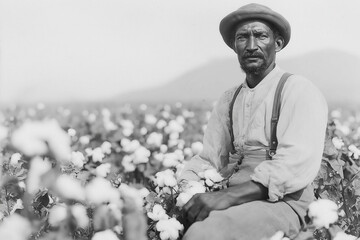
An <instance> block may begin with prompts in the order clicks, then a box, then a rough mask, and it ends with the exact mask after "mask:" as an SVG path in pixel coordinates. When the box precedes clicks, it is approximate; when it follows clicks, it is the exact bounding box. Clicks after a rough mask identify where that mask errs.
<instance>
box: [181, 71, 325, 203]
mask: <svg viewBox="0 0 360 240" xmlns="http://www.w3.org/2000/svg"><path fill="white" fill-rule="evenodd" d="M283 73H284V71H283V70H281V69H280V68H279V67H275V68H274V69H273V70H272V71H271V72H270V73H269V74H268V75H267V76H266V77H265V78H264V79H263V80H262V81H261V82H260V83H259V84H258V85H257V86H256V87H254V88H249V86H248V85H247V83H246V81H244V83H242V84H243V88H242V89H241V91H240V93H239V95H238V96H237V98H236V101H235V103H234V108H233V130H234V136H235V139H234V146H235V149H236V150H237V152H243V151H259V150H260V151H266V150H268V149H269V140H270V123H271V114H272V107H273V100H274V95H275V90H276V87H277V84H278V82H279V80H280V78H281V76H282V74H283ZM236 88H237V87H235V88H233V89H230V90H228V91H226V92H225V93H223V94H222V96H221V97H220V99H219V101H218V102H217V104H216V106H215V107H214V109H213V111H212V114H211V117H210V119H209V122H208V125H207V128H206V131H205V134H204V139H203V144H204V148H203V151H202V153H201V154H200V155H196V156H194V157H193V158H192V159H191V160H190V161H189V162H188V163H187V164H186V165H185V168H184V170H183V172H182V176H181V179H186V180H198V179H197V176H196V174H194V173H193V172H192V171H195V172H199V171H203V170H205V169H207V168H209V167H210V166H213V167H215V168H217V170H218V171H221V169H223V168H225V167H226V166H227V164H228V163H229V151H230V145H231V144H230V141H231V140H230V134H229V121H230V120H229V116H228V114H229V113H228V112H229V104H230V102H231V100H232V97H233V95H234V93H235V90H236ZM327 113H328V108H327V104H326V101H325V99H324V97H323V95H322V94H321V92H320V91H319V90H318V89H317V88H316V87H315V85H314V84H313V83H312V82H310V81H309V80H307V79H305V78H303V77H301V76H298V75H292V76H290V77H289V78H288V80H287V82H286V83H285V86H284V89H283V91H282V95H281V109H280V117H279V122H278V126H277V139H278V147H277V150H276V154H275V155H274V156H273V158H272V160H265V161H263V162H261V163H260V164H259V165H258V166H257V167H256V168H255V171H254V173H253V174H252V175H251V179H252V180H253V181H256V182H259V183H261V184H262V185H264V186H265V187H267V188H268V192H269V200H270V201H277V200H279V199H281V198H283V196H284V195H285V194H289V193H293V192H296V191H298V190H300V189H303V188H305V187H306V186H307V185H308V184H310V183H311V182H312V181H313V180H314V178H315V177H316V175H317V173H318V171H319V168H320V164H321V159H322V153H323V148H324V140H325V131H326V126H327ZM189 170H191V171H189Z"/></svg>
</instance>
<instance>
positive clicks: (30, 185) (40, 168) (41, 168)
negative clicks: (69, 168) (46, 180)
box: [26, 157, 51, 194]
mask: <svg viewBox="0 0 360 240" xmlns="http://www.w3.org/2000/svg"><path fill="white" fill-rule="evenodd" d="M50 169H51V163H50V162H49V161H48V160H43V159H42V158H40V157H34V158H33V159H32V160H31V161H30V169H29V173H28V177H27V180H26V181H27V189H28V192H29V193H30V194H35V193H36V192H37V190H38V189H39V188H40V186H41V176H42V175H43V174H45V173H46V172H48V171H49V170H50Z"/></svg>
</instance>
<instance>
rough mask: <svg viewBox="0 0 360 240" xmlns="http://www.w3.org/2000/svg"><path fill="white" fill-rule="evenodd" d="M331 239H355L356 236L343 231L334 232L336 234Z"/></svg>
mask: <svg viewBox="0 0 360 240" xmlns="http://www.w3.org/2000/svg"><path fill="white" fill-rule="evenodd" d="M333 239H334V240H356V239H358V238H357V237H355V236H352V235H349V234H346V233H344V232H338V233H336V235H335V237H334V238H333Z"/></svg>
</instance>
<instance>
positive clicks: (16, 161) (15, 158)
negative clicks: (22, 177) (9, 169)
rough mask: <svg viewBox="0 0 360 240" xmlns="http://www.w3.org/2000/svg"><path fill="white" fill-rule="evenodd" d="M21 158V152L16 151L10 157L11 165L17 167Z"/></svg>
mask: <svg viewBox="0 0 360 240" xmlns="http://www.w3.org/2000/svg"><path fill="white" fill-rule="evenodd" d="M20 159H21V154H20V153H14V154H12V155H11V157H10V165H11V166H14V167H16V166H17V165H18V164H19V160H20Z"/></svg>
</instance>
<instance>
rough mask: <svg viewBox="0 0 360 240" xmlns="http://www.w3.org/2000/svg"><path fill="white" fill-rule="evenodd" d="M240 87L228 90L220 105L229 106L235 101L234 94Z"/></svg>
mask: <svg viewBox="0 0 360 240" xmlns="http://www.w3.org/2000/svg"><path fill="white" fill-rule="evenodd" d="M238 88H239V86H234V87H231V88H229V89H227V90H226V91H225V92H223V93H222V94H221V96H220V98H219V100H218V102H217V104H218V105H221V104H229V103H230V102H231V100H232V99H233V97H234V94H235V92H236V89H238Z"/></svg>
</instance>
